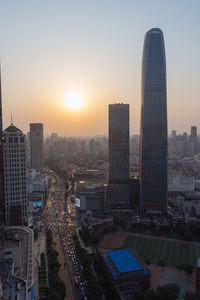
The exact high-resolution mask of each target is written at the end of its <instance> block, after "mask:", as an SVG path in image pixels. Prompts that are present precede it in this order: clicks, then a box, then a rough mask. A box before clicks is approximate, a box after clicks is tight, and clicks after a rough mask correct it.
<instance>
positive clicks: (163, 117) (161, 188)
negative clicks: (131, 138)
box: [140, 28, 168, 210]
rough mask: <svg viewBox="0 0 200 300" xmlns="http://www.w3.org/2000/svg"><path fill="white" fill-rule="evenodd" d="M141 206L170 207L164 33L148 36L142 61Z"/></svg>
mask: <svg viewBox="0 0 200 300" xmlns="http://www.w3.org/2000/svg"><path fill="white" fill-rule="evenodd" d="M141 89H142V91H141V126H140V207H141V209H146V210H151V209H153V210H154V209H156V210H163V209H165V208H166V207H167V193H168V191H167V89H166V61H165V46H164V38H163V33H162V31H161V30H160V29H159V28H153V29H151V30H149V31H148V32H147V33H146V36H145V41H144V48H143V59H142V87H141Z"/></svg>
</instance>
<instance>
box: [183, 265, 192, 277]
mask: <svg viewBox="0 0 200 300" xmlns="http://www.w3.org/2000/svg"><path fill="white" fill-rule="evenodd" d="M184 271H185V273H186V274H188V275H192V273H193V271H194V267H193V266H192V265H185V266H184Z"/></svg>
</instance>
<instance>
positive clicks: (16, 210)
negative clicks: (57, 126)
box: [3, 123, 27, 225]
mask: <svg viewBox="0 0 200 300" xmlns="http://www.w3.org/2000/svg"><path fill="white" fill-rule="evenodd" d="M3 136H4V144H3V152H4V177H5V181H4V185H5V217H6V218H5V219H6V224H7V225H24V224H26V222H27V191H26V188H27V187H26V136H25V135H24V134H23V132H22V131H21V130H20V129H18V128H17V127H15V126H14V125H13V124H12V123H11V125H10V126H9V127H8V128H6V129H5V130H4V132H3Z"/></svg>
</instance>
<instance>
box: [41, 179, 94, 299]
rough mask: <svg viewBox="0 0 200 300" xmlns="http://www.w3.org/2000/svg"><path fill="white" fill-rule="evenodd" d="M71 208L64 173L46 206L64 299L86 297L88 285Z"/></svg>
mask: <svg viewBox="0 0 200 300" xmlns="http://www.w3.org/2000/svg"><path fill="white" fill-rule="evenodd" d="M72 210H73V208H72V206H71V202H70V199H69V198H68V199H67V200H66V199H65V183H64V181H63V179H62V178H61V177H59V176H56V180H55V182H54V186H53V187H52V189H51V196H50V197H49V199H48V201H47V206H46V209H45V216H44V217H45V220H46V227H47V228H48V229H49V230H51V232H52V234H53V241H54V247H55V249H56V250H57V251H58V253H59V256H58V259H59V262H60V264H61V268H60V270H59V276H60V277H61V279H62V280H63V282H64V283H65V286H66V298H65V299H70V300H79V299H80V300H82V299H84V300H86V299H87V293H88V285H87V281H86V280H85V278H84V277H83V275H82V270H81V265H80V262H79V258H78V256H77V254H76V251H75V246H74V241H73V238H72V235H73V233H74V230H75V228H74V226H75V224H76V223H75V222H76V217H74V213H73V214H72Z"/></svg>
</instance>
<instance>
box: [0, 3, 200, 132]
mask: <svg viewBox="0 0 200 300" xmlns="http://www.w3.org/2000/svg"><path fill="white" fill-rule="evenodd" d="M147 4H148V5H147ZM199 10H200V3H199V1H194V0H193V1H184V0H179V1H156V0H154V1H152V0H148V1H129V0H126V1H118V0H117V1H116V0H110V1H105V0H104V1H88V0H86V1H84V3H83V1H80V0H79V1H61V0H58V1H49V0H48V1H46V0H45V1H38V0H36V1H28V2H27V1H24V0H22V1H1V2H0V37H1V44H0V45H1V46H0V49H1V50H0V57H1V68H2V70H1V73H2V95H3V97H2V102H3V116H4V117H3V123H4V128H5V127H7V126H8V125H9V124H10V115H11V114H13V122H14V124H16V125H17V126H18V127H19V128H21V129H22V130H23V131H24V132H27V131H28V126H29V123H30V122H41V121H42V122H43V124H44V131H45V135H46V134H49V133H51V132H52V131H53V132H57V133H58V134H60V135H65V136H73V135H74V136H88V135H96V134H107V126H108V121H107V119H108V104H109V103H115V102H117V103H118V102H119V103H121V102H123V103H129V104H130V114H131V122H130V131H131V133H138V132H139V119H140V86H141V80H140V78H141V62H142V47H143V39H144V34H145V33H146V31H147V30H149V28H152V27H159V28H161V29H162V30H163V33H164V35H165V47H166V58H167V60H166V63H167V90H168V130H169V132H170V131H171V129H177V131H178V132H180V133H182V132H184V131H187V132H189V128H190V126H191V125H196V126H197V127H200V124H199V122H200V121H199V108H200V104H199V101H198V98H199V94H200V87H199V83H198V81H199V77H200V71H199V70H200V60H199V52H200V35H199ZM70 93H76V94H78V95H80V97H81V98H82V100H83V105H82V107H81V108H79V109H76V110H72V109H69V107H67V106H66V103H65V102H66V98H67V96H68V94H70Z"/></svg>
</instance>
